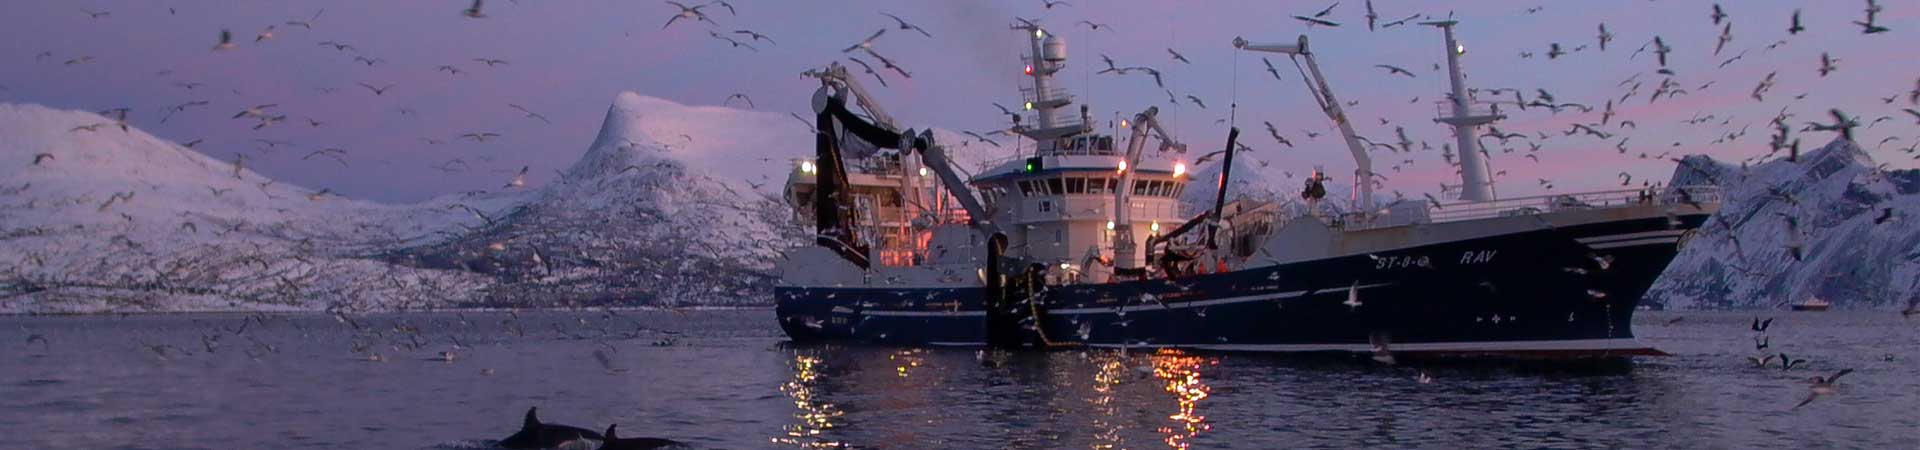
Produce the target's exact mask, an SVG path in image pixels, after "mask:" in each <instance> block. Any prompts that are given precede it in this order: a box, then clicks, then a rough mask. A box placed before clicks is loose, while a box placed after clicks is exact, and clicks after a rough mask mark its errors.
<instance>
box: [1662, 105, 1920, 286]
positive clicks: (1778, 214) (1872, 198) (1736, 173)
mask: <svg viewBox="0 0 1920 450" xmlns="http://www.w3.org/2000/svg"><path fill="white" fill-rule="evenodd" d="M1688 184H1716V185H1719V186H1721V188H1722V189H1723V193H1724V195H1725V196H1726V199H1725V201H1724V203H1723V204H1722V205H1721V209H1720V212H1719V213H1718V214H1715V215H1714V216H1713V218H1711V219H1710V220H1708V222H1707V223H1706V224H1705V225H1704V227H1703V228H1702V229H1701V231H1700V232H1699V233H1698V235H1697V236H1695V237H1693V238H1692V239H1691V240H1690V241H1688V243H1687V245H1686V246H1685V247H1683V248H1682V250H1681V252H1680V255H1679V256H1678V257H1677V258H1676V259H1675V260H1674V262H1673V264H1672V265H1670V266H1668V268H1667V271H1666V273H1665V274H1664V275H1663V276H1662V277H1661V279H1660V280H1659V281H1658V282H1657V283H1656V284H1655V285H1654V286H1653V289H1652V290H1651V291H1649V293H1648V294H1647V299H1648V301H1650V302H1655V303H1662V304H1664V305H1666V306H1667V307H1670V308H1693V309H1707V308H1780V307H1783V305H1785V304H1789V303H1795V302H1800V301H1803V300H1806V299H1808V298H1810V297H1819V298H1822V299H1826V300H1829V301H1832V302H1833V303H1834V306H1835V307H1836V308H1848V309H1871V308H1899V307H1903V306H1904V305H1906V302H1907V301H1908V299H1910V298H1913V297H1914V296H1915V295H1920V285H1916V283H1920V171H1916V170H1903V171H1891V172H1889V171H1881V170H1878V169H1876V168H1875V164H1874V162H1873V160H1872V159H1871V158H1870V157H1869V156H1868V155H1867V153H1866V152H1864V151H1861V149H1860V147H1859V146H1858V145H1855V144H1854V143H1852V142H1848V141H1844V140H1838V139H1836V140H1834V141H1833V142H1832V143H1829V144H1827V145H1826V146H1825V147H1823V148H1821V149H1819V150H1816V151H1814V152H1811V153H1807V154H1804V155H1801V156H1800V158H1799V159H1798V161H1797V162H1796V161H1787V160H1786V159H1776V160H1772V161H1769V162H1766V163H1763V164H1760V165H1757V166H1753V167H1750V168H1741V167H1736V166H1729V165H1726V164H1721V163H1718V162H1715V161H1713V160H1712V158H1708V157H1706V156H1698V155H1696V156H1690V157H1688V158H1686V159H1684V160H1683V162H1682V164H1681V166H1680V167H1679V168H1677V169H1676V170H1675V172H1674V176H1673V180H1672V183H1671V185H1688ZM1886 208H1892V211H1893V212H1892V214H1893V216H1892V219H1890V220H1886V221H1884V222H1883V223H1875V219H1877V218H1879V217H1880V216H1881V215H1882V214H1883V213H1884V211H1885V209H1886ZM1789 217H1791V218H1792V219H1793V220H1794V221H1797V222H1798V225H1799V230H1798V231H1799V233H1798V235H1797V239H1796V236H1795V235H1794V234H1792V233H1790V230H1789V220H1788V218H1789ZM1795 240H1798V241H1799V242H1800V243H1801V245H1802V248H1803V252H1804V255H1803V258H1802V259H1801V260H1798V261H1796V260H1794V258H1793V256H1792V255H1791V254H1790V253H1789V244H1790V243H1792V242H1794V241H1795Z"/></svg>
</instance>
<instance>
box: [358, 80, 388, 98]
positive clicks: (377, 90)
mask: <svg viewBox="0 0 1920 450" xmlns="http://www.w3.org/2000/svg"><path fill="white" fill-rule="evenodd" d="M358 84H359V85H360V87H363V88H367V90H369V91H373V95H376V96H377V95H386V94H387V90H388V89H393V87H394V86H397V85H393V84H389V85H386V86H385V87H374V86H373V85H371V84H366V83H358Z"/></svg>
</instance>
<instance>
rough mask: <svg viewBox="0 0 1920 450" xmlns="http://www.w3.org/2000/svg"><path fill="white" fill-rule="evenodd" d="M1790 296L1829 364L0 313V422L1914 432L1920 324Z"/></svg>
mask: <svg viewBox="0 0 1920 450" xmlns="http://www.w3.org/2000/svg"><path fill="white" fill-rule="evenodd" d="M1770 316H1773V317H1779V320H1777V321H1776V322H1775V323H1774V325H1773V328H1772V330H1771V332H1770V335H1771V337H1770V342H1769V343H1770V345H1771V348H1770V349H1769V351H1770V352H1787V353H1789V354H1791V355H1794V356H1795V357H1796V358H1801V357H1804V358H1807V359H1809V360H1810V361H1811V363H1810V365H1809V366H1808V367H1806V368H1804V369H1799V368H1796V369H1794V370H1793V371H1791V372H1783V371H1781V370H1780V369H1778V368H1777V367H1774V368H1769V369H1756V368H1752V367H1751V364H1750V363H1748V362H1746V361H1745V358H1746V357H1747V356H1748V355H1751V354H1754V353H1755V351H1754V349H1753V342H1752V341H1751V335H1752V333H1751V332H1749V331H1747V321H1748V320H1749V319H1750V318H1751V317H1752V315H1751V314H1749V313H1685V314H1678V315H1676V314H1670V313H1669V314H1661V313H1652V314H1644V315H1643V316H1642V317H1641V318H1640V320H1639V325H1638V328H1637V329H1638V331H1639V334H1640V335H1641V336H1642V338H1643V339H1645V340H1647V341H1648V342H1651V343H1653V344H1654V345H1655V346H1656V347H1659V348H1661V349H1664V350H1667V351H1669V352H1673V353H1675V354H1676V356H1672V357H1659V358H1641V359H1638V360H1637V361H1635V362H1633V363H1629V364H1600V365H1579V366H1571V367H1570V366H1566V365H1549V366H1541V365H1532V364H1526V365H1520V364H1512V363H1496V364H1486V363H1474V364H1463V363H1452V362H1448V363H1425V364H1403V365H1401V366H1398V367H1382V366H1378V365H1374V364H1371V363H1369V362H1366V361H1365V359H1364V358H1349V357H1344V356H1334V357H1306V358H1302V357H1278V356H1270V355H1245V354H1188V353H1180V352H1170V351H1162V352H1150V351H1139V350H1136V351H1132V352H1128V353H1126V354H1122V353H1121V352H1117V351H1079V350H1069V351H1055V352H1045V353H1019V354H1005V353H991V352H988V353H981V352H976V351H974V350H970V349H969V350H940V349H909V348H891V347H843V346H809V347H791V346H787V345H784V344H783V343H782V341H783V339H782V337H781V336H780V335H779V333H778V331H777V330H776V329H774V327H773V326H772V324H773V323H774V322H773V317H772V313H771V312H767V311H713V312H693V313H687V314H684V315H683V314H679V313H670V312H623V313H619V314H617V315H608V314H606V313H601V312H579V313H536V314H520V315H518V317H517V318H515V317H513V316H509V315H507V314H505V313H466V314H459V315H455V314H413V315H392V316H370V317H361V318H358V320H357V323H358V325H360V326H361V329H359V330H355V329H354V328H353V326H352V325H350V324H346V323H342V322H339V321H336V320H335V319H333V318H332V317H328V316H324V315H317V314H303V315H273V316H267V317H268V320H265V321H261V322H254V323H251V324H250V325H247V326H246V328H245V329H241V325H240V324H241V323H243V322H246V321H247V319H246V317H247V316H245V315H239V314H199V315H163V316H93V317H0V361H6V364H5V365H4V366H0V430H5V431H6V433H5V436H6V437H5V439H6V441H4V443H0V448H22V449H147V448H181V449H194V448H206V449H300V448H324V449H385V448H393V449H419V448H443V449H444V448H488V447H490V446H491V444H492V442H494V440H495V439H499V438H500V437H503V436H505V435H507V434H509V433H511V432H513V431H514V430H515V429H516V428H517V427H518V424H519V421H520V416H521V415H522V414H523V413H524V412H525V410H526V408H527V407H528V406H536V405H537V406H540V407H541V418H542V419H543V420H545V421H548V422H553V423H564V424H570V425H576V426H582V427H586V428H590V429H596V430H598V429H604V428H605V427H606V425H607V424H608V423H619V424H620V430H621V434H622V435H634V436H659V437H668V438H673V439H678V440H681V441H685V442H688V443H691V444H693V445H694V446H696V447H700V448H741V449H745V448H890V449H923V448H952V449H974V448H1032V449H1054V448H1067V449H1071V448H1080V449H1096V450H1098V449H1167V448H1171V449H1184V448H1193V449H1203V448H1242V449H1254V448H1344V447H1360V446H1365V447H1391V448H1754V447H1779V448H1808V447H1811V448H1827V447H1841V448H1849V447H1850V448H1920V413H1916V409H1920V354H1916V352H1914V351H1913V349H1915V348H1920V322H1916V321H1905V320H1902V319H1901V318H1900V317H1899V316H1898V315H1897V314H1891V313H1846V312H1833V313H1801V314H1791V313H1772V314H1770ZM1674 319H1680V321H1679V322H1677V323H1669V322H1670V321H1672V320H1674ZM415 330H417V331H415ZM34 335H38V336H41V337H44V338H45V341H44V342H42V341H40V340H37V339H36V340H32V341H31V342H30V341H29V336H34ZM456 342H457V343H458V344H457V345H459V347H458V348H456V347H455V346H456ZM356 348H359V349H360V350H356ZM209 349H211V351H209ZM442 351H451V352H454V355H455V359H454V360H453V361H451V362H448V361H441V360H437V358H438V356H439V352H442ZM596 351H599V352H601V353H603V354H605V355H607V358H605V362H604V363H603V362H602V361H601V359H599V358H597V357H595V356H594V353H595V352H596ZM374 353H378V354H380V355H381V359H382V360H383V361H381V362H370V361H368V359H369V356H370V355H371V354H374ZM1840 368H1854V369H1856V372H1854V373H1853V374H1851V375H1848V376H1847V377H1846V378H1844V379H1843V380H1842V387H1841V389H1840V391H1839V393H1838V394H1836V395H1834V396H1831V397H1825V398H1821V399H1819V400H1817V401H1815V402H1813V403H1812V404H1810V405H1807V406H1806V407H1804V408H1799V409H1793V405H1794V404H1795V403H1797V402H1799V401H1800V400H1801V399H1803V398H1804V397H1805V396H1806V395H1807V392H1808V387H1807V385H1806V384H1805V383H1803V382H1801V381H1800V380H1802V379H1804V378H1806V377H1809V376H1813V375H1820V374H1827V373H1831V372H1833V371H1835V370H1838V369H1840ZM1421 373H1425V374H1427V375H1428V376H1430V377H1431V378H1432V382H1431V383H1424V384H1423V383H1420V382H1418V381H1416V378H1418V377H1419V375H1420V374H1421Z"/></svg>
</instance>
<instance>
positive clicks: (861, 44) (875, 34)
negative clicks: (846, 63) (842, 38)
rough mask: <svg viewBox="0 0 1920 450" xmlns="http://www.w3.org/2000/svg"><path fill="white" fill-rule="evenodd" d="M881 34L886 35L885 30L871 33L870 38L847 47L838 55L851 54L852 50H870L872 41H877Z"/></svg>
mask: <svg viewBox="0 0 1920 450" xmlns="http://www.w3.org/2000/svg"><path fill="white" fill-rule="evenodd" d="M883 34H887V29H886V28H881V29H880V30H879V31H875V32H873V35H872V36H867V38H866V39H861V40H860V42H858V43H855V44H853V45H852V46H850V47H847V48H846V49H845V50H841V51H840V53H853V51H854V50H860V49H867V50H872V49H873V40H874V39H879V38H880V35H883Z"/></svg>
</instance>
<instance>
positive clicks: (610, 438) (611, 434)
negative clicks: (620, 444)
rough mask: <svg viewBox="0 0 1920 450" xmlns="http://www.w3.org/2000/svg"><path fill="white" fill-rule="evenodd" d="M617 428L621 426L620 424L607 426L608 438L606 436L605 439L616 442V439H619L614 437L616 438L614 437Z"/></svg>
mask: <svg viewBox="0 0 1920 450" xmlns="http://www.w3.org/2000/svg"><path fill="white" fill-rule="evenodd" d="M617 426H620V424H612V425H607V433H606V436H605V437H606V438H607V439H606V440H609V441H611V440H614V439H619V438H617V437H614V436H613V427H617Z"/></svg>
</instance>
